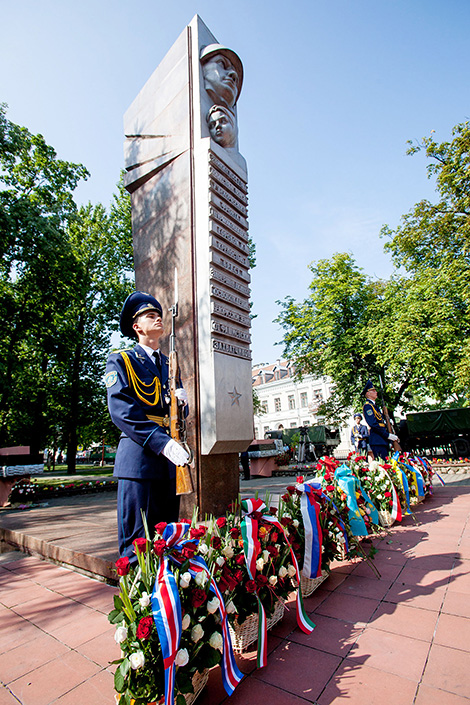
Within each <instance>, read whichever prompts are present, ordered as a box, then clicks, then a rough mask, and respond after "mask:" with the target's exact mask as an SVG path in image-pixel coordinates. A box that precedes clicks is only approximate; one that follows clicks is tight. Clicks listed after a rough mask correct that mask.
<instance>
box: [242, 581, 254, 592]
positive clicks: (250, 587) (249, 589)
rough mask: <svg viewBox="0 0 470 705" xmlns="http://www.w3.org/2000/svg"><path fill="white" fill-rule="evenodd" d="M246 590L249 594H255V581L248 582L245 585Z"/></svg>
mask: <svg viewBox="0 0 470 705" xmlns="http://www.w3.org/2000/svg"><path fill="white" fill-rule="evenodd" d="M245 590H246V591H247V592H255V590H256V583H255V581H254V580H247V581H246V583H245Z"/></svg>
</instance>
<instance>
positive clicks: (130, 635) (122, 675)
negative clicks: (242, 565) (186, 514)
mask: <svg viewBox="0 0 470 705" xmlns="http://www.w3.org/2000/svg"><path fill="white" fill-rule="evenodd" d="M155 528H156V530H157V534H156V537H155V539H154V540H153V541H150V540H149V539H148V538H140V539H136V540H135V542H134V548H135V553H136V556H137V559H138V564H137V566H135V567H131V565H130V563H129V559H128V558H120V559H119V560H118V561H117V562H116V569H117V572H118V575H119V576H120V578H119V587H120V591H119V594H118V595H115V597H114V609H113V610H112V611H111V613H110V614H109V617H108V619H109V621H110V622H111V623H112V624H115V625H116V632H115V635H114V638H115V640H116V642H117V643H118V644H119V645H120V647H121V654H122V655H121V658H120V659H118V660H117V661H114V662H113V663H115V664H116V665H117V668H116V672H115V675H114V686H115V690H116V691H117V693H119V694H120V700H119V703H120V705H131V703H132V704H133V705H134V704H135V705H147V704H148V703H158V704H160V703H166V704H167V705H169V704H170V703H173V701H174V700H175V702H176V705H190V703H192V702H193V701H194V699H195V697H196V695H197V694H198V692H200V690H201V689H202V687H203V686H204V684H205V682H206V681H207V674H208V669H210V668H212V667H213V666H215V665H216V664H218V663H221V665H222V668H223V678H224V685H225V687H226V690H227V692H228V693H229V694H231V692H233V689H234V688H235V686H236V685H237V683H238V682H239V680H240V679H241V677H242V674H241V673H240V672H239V671H238V669H237V667H236V665H235V663H234V660H233V653H232V650H231V647H230V638H229V636H228V625H227V615H226V612H225V606H224V604H223V599H222V598H221V596H220V593H219V592H218V591H217V589H216V586H215V585H214V581H213V579H212V577H211V575H210V572H209V570H208V569H207V566H206V565H205V563H204V561H203V560H202V559H201V557H200V556H197V555H196V554H197V541H196V540H195V539H193V538H190V539H189V540H185V539H184V538H183V537H184V535H185V533H186V532H187V531H188V529H189V524H187V523H179V524H168V525H166V524H164V523H162V524H158V525H157V526H156V527H155ZM173 698H174V700H173Z"/></svg>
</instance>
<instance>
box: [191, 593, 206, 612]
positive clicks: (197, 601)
mask: <svg viewBox="0 0 470 705" xmlns="http://www.w3.org/2000/svg"><path fill="white" fill-rule="evenodd" d="M206 600H207V595H206V591H205V590H203V589H202V588H194V590H193V591H192V593H191V604H192V606H193V607H194V609H197V608H198V607H200V606H201V605H203V604H204V602H205V601H206Z"/></svg>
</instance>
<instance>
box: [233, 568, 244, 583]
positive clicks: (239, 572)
mask: <svg viewBox="0 0 470 705" xmlns="http://www.w3.org/2000/svg"><path fill="white" fill-rule="evenodd" d="M233 577H234V578H235V580H236V581H237V583H241V582H242V580H243V570H240V568H239V569H238V570H236V571H235V573H234V574H233Z"/></svg>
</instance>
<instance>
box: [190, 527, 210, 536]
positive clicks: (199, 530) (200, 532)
mask: <svg viewBox="0 0 470 705" xmlns="http://www.w3.org/2000/svg"><path fill="white" fill-rule="evenodd" d="M206 531H207V529H206V527H205V526H196V527H195V528H194V529H190V530H189V536H190V538H192V539H201V538H202V537H203V536H204V535H205V533H206Z"/></svg>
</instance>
